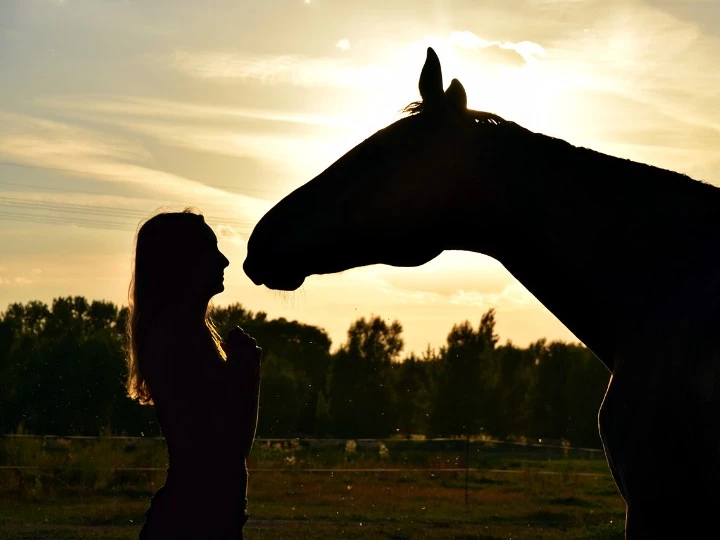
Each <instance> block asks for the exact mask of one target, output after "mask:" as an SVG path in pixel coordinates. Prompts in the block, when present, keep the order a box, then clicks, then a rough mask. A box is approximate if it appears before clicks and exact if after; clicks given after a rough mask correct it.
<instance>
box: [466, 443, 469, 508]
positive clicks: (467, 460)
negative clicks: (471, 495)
mask: <svg viewBox="0 0 720 540" xmlns="http://www.w3.org/2000/svg"><path fill="white" fill-rule="evenodd" d="M469 473H470V434H467V435H465V506H466V507H467V505H468V475H469Z"/></svg>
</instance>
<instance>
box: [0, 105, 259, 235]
mask: <svg viewBox="0 0 720 540" xmlns="http://www.w3.org/2000/svg"><path fill="white" fill-rule="evenodd" d="M3 121H4V122H3ZM0 160H3V161H6V162H8V163H9V164H20V165H25V166H26V167H29V168H48V169H52V170H56V171H60V172H61V173H62V174H64V175H72V176H77V177H83V178H86V179H89V180H90V181H93V182H100V183H104V182H111V183H115V184H121V185H122V186H123V187H124V188H125V189H124V191H125V193H126V194H127V195H126V197H125V198H123V197H120V196H101V195H90V194H77V193H73V194H68V195H63V194H57V193H44V192H43V190H42V188H40V189H39V190H38V189H36V188H31V187H28V188H27V189H26V190H25V191H20V190H15V191H13V192H12V193H8V192H5V193H3V196H2V198H1V199H0V209H1V210H2V213H3V215H4V216H5V218H8V217H9V218H16V219H20V220H21V221H26V222H30V221H37V220H43V219H44V220H46V221H47V222H52V223H56V224H63V223H75V224H78V225H81V226H89V227H127V226H128V223H131V224H132V228H134V226H135V224H136V223H137V222H138V219H139V218H140V216H143V217H146V213H147V212H148V209H149V208H157V207H158V206H161V205H169V206H171V207H173V206H175V207H178V209H181V208H183V207H185V206H187V205H193V206H197V207H199V208H201V209H202V210H203V212H205V213H207V214H209V215H216V216H219V217H221V216H238V217H234V218H228V217H225V218H224V219H225V220H226V222H228V223H230V224H233V225H240V226H242V227H243V228H248V227H250V224H251V223H254V222H255V221H256V220H257V219H259V217H260V216H262V215H263V214H264V213H265V212H266V211H267V210H268V208H269V203H268V202H267V201H264V200H262V199H257V198H254V197H250V196H247V195H242V194H234V193H228V192H226V191H224V190H220V189H217V188H213V187H210V186H208V185H205V184H203V183H201V182H195V181H192V180H188V179H186V178H183V177H182V176H179V175H176V174H171V173H168V172H165V171H163V170H159V169H156V168H153V167H150V166H147V165H145V163H144V162H145V161H148V160H149V155H148V153H147V152H146V151H145V150H144V148H143V147H142V146H140V145H139V144H137V143H133V142H128V141H127V140H125V139H120V138H117V137H111V136H109V135H107V133H105V132H98V131H94V130H90V129H87V128H80V127H78V126H73V125H70V124H63V123H59V122H54V121H48V120H44V119H39V118H35V117H29V116H20V115H15V114H9V113H4V112H2V111H0ZM20 185H22V182H21V183H20ZM140 209H142V212H141V210H140ZM72 215H75V219H71V216H72Z"/></svg>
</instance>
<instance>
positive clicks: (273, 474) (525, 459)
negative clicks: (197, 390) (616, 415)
mask: <svg viewBox="0 0 720 540" xmlns="http://www.w3.org/2000/svg"><path fill="white" fill-rule="evenodd" d="M104 444H106V445H107V444H109V443H107V442H106V443H104ZM96 450H97V449H96ZM108 450H109V449H108V447H107V446H106V447H103V451H102V452H97V453H98V460H100V461H102V462H103V463H106V462H107V452H108ZM315 450H317V449H315ZM346 450H347V449H343V450H342V452H339V451H337V449H335V450H332V449H331V450H329V451H328V452H327V453H326V455H324V456H321V454H322V452H315V453H314V454H313V452H314V451H313V452H310V451H309V450H308V449H307V448H301V447H299V446H297V445H295V446H293V445H290V446H287V445H283V446H281V447H275V448H273V447H272V446H271V445H268V446H266V447H262V446H260V447H259V448H257V449H256V451H254V456H255V457H254V461H253V463H251V467H253V468H254V469H259V470H253V471H252V472H251V478H250V507H249V512H250V514H251V518H250V521H249V522H248V525H247V527H246V531H247V535H246V536H247V538H248V539H249V540H261V539H270V538H273V539H275V538H283V539H295V538H298V539H300V538H302V539H306V538H313V539H321V540H322V539H331V538H332V539H334V538H353V539H355V538H357V539H375V538H378V539H396V540H400V539H414V538H439V539H455V540H460V539H471V538H472V539H485V540H490V539H498V540H499V539H508V538H529V539H535V538H538V539H580V538H583V539H598V540H600V539H603V540H604V539H613V538H617V539H621V538H623V534H622V526H623V517H624V504H623V502H622V499H621V497H620V496H619V494H618V492H617V490H616V488H615V485H614V484H613V482H612V479H611V477H610V475H609V473H608V470H607V465H606V464H605V462H604V461H603V460H602V459H569V458H567V457H565V456H564V455H562V454H561V455H549V454H547V453H543V452H540V453H537V452H536V453H529V454H523V455H517V454H516V453H514V452H508V451H507V449H504V448H497V447H493V448H490V447H483V448H482V451H480V450H478V451H477V452H476V455H475V462H473V460H471V466H476V465H479V464H480V463H482V464H484V466H483V467H482V469H483V470H479V471H471V472H470V473H469V475H468V478H467V486H468V490H467V504H466V490H465V483H466V477H465V472H464V471H462V470H460V471H458V470H453V469H454V468H455V467H456V466H457V465H458V464H459V461H460V460H459V457H461V456H462V452H459V450H462V448H461V447H459V448H456V449H455V450H453V448H448V447H446V448H445V449H443V448H433V449H432V450H431V451H429V452H428V453H427V455H423V452H421V451H420V450H418V449H417V448H416V449H415V450H414V451H413V452H414V453H413V452H409V451H407V452H400V451H399V449H397V448H395V449H392V448H391V450H390V451H389V453H388V452H387V451H385V452H381V453H380V456H381V457H382V459H380V458H379V457H378V453H377V451H376V450H372V451H371V450H367V449H366V450H367V452H365V453H364V452H363V450H362V448H360V449H355V450H353V451H351V452H347V451H346ZM351 450H352V449H351ZM456 450H458V451H456ZM84 451H85V452H86V454H83V455H84V456H85V458H86V459H88V456H91V455H92V452H90V451H89V450H87V449H86V450H84ZM136 451H142V450H141V449H133V450H132V451H131V452H130V453H134V452H136ZM256 452H257V453H256ZM481 454H482V455H481ZM75 455H79V452H78V453H76V454H75ZM100 455H102V456H103V457H102V459H100ZM313 455H314V456H315V457H314V458H312V459H310V458H311V456H313ZM5 456H6V458H7V456H8V453H7V452H6V454H5ZM34 456H35V459H40V458H42V452H41V453H36V454H34ZM144 456H145V458H148V456H149V454H147V453H146V454H145V455H144ZM16 457H17V455H16ZM321 457H322V458H323V459H321ZM103 460H104V461H103ZM6 461H7V460H6ZM66 461H67V460H66ZM71 462H73V460H71ZM74 463H77V460H75V461H74ZM423 464H424V466H425V467H431V468H433V469H434V470H432V471H429V470H416V469H417V468H418V467H419V466H420V465H423ZM320 465H324V466H327V467H333V468H337V469H339V470H335V471H333V472H328V471H318V472H308V471H307V470H305V469H307V468H308V467H309V466H314V467H318V466H320ZM378 467H384V468H388V469H392V470H391V471H386V472H365V471H358V470H357V469H358V468H378ZM353 469H355V470H353ZM398 469H400V470H398ZM104 470H105V469H103V468H102V467H96V468H93V467H92V466H91V464H89V463H86V465H85V467H84V468H75V469H72V468H71V469H67V468H66V469H62V468H60V467H57V468H54V469H52V468H49V467H47V466H46V467H44V468H43V469H42V470H31V469H26V470H8V469H6V470H4V471H1V472H2V473H3V474H2V476H1V477H0V538H3V539H8V540H16V539H66V538H73V539H75V538H77V539H85V538H87V539H130V538H137V533H138V530H139V527H140V525H141V524H142V520H143V513H144V511H145V510H146V508H147V505H148V501H149V497H150V495H151V494H152V493H153V491H154V490H155V489H157V488H158V487H159V486H160V485H161V484H162V482H163V479H164V473H163V472H162V471H120V472H110V473H107V472H103V471H104Z"/></svg>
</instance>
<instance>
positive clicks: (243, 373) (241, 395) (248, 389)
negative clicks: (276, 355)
mask: <svg viewBox="0 0 720 540" xmlns="http://www.w3.org/2000/svg"><path fill="white" fill-rule="evenodd" d="M223 346H224V348H225V353H226V354H227V363H228V368H229V370H230V372H231V373H232V374H233V376H231V377H229V381H228V382H229V385H230V386H229V388H228V393H229V395H230V396H231V401H232V402H234V403H238V404H239V411H238V412H239V413H240V415H241V417H242V418H241V420H242V423H241V424H242V429H243V433H241V436H242V445H243V451H244V454H245V457H247V456H248V455H249V454H250V450H252V446H253V443H254V441H255V432H256V430H257V424H258V414H259V411H258V409H259V403H260V366H261V364H262V349H261V348H260V347H258V346H257V342H256V341H255V339H254V338H252V337H251V336H250V335H249V334H247V333H245V332H244V331H243V330H242V329H241V328H240V327H235V328H233V329H232V330H230V333H229V334H228V338H227V340H226V342H225V344H224V345H223Z"/></svg>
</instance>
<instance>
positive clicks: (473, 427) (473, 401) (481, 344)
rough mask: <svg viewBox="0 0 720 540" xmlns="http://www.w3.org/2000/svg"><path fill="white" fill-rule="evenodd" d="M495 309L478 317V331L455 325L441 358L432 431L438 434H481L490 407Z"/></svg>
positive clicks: (466, 325)
mask: <svg viewBox="0 0 720 540" xmlns="http://www.w3.org/2000/svg"><path fill="white" fill-rule="evenodd" d="M497 340H498V338H497V335H496V334H495V310H493V309H490V310H488V311H487V312H486V313H485V314H484V315H483V316H482V318H481V320H480V324H479V325H478V329H477V331H475V330H474V329H473V326H472V324H471V323H470V322H469V321H465V322H463V323H461V324H457V325H454V326H453V327H452V330H451V331H450V333H449V334H448V337H447V349H446V350H445V354H443V356H442V359H441V366H442V368H441V370H440V374H439V377H440V380H439V381H438V386H437V392H436V395H435V400H434V401H435V408H434V411H433V416H432V419H431V429H432V431H433V432H434V433H435V434H437V435H459V434H470V433H480V432H482V431H484V430H485V429H486V426H487V424H488V421H489V415H490V412H491V410H492V409H493V407H492V400H491V399H490V392H491V391H492V389H493V376H494V363H493V360H494V350H495V344H496V343H497Z"/></svg>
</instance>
